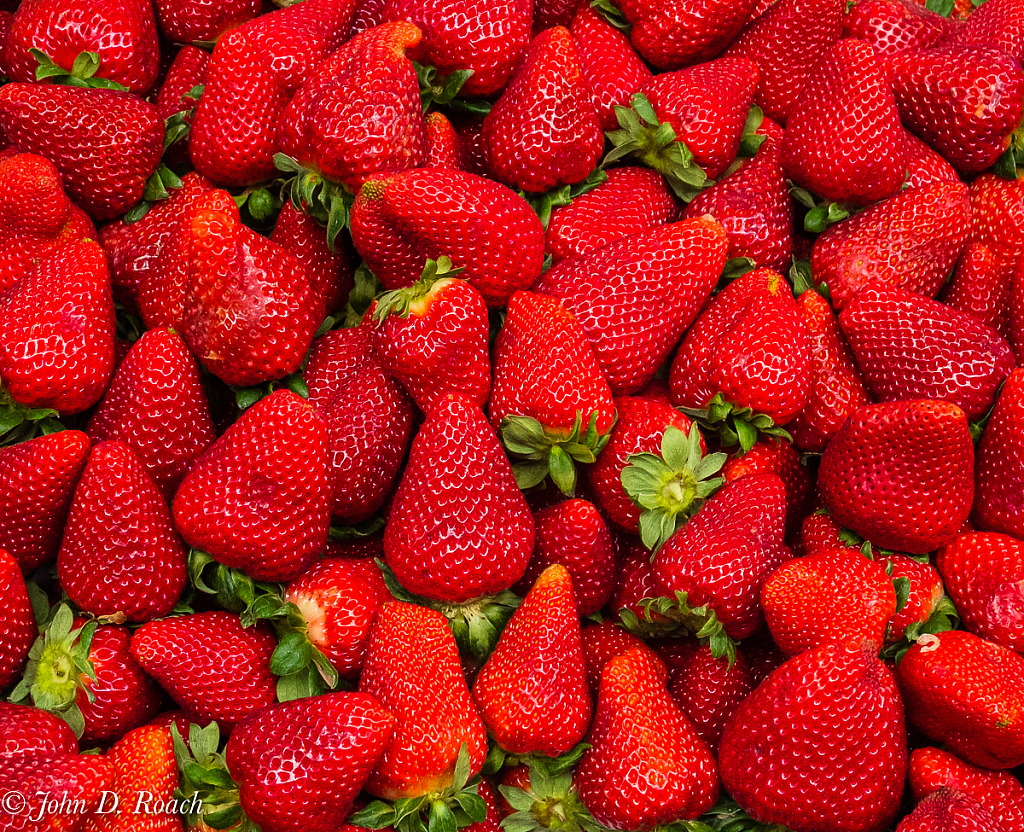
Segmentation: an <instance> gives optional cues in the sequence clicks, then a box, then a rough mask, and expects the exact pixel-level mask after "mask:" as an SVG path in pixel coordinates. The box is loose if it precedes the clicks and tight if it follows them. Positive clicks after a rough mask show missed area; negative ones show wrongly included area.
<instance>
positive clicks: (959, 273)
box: [940, 243, 1013, 338]
mask: <svg viewBox="0 0 1024 832" xmlns="http://www.w3.org/2000/svg"><path fill="white" fill-rule="evenodd" d="M1012 283H1013V276H1012V274H1010V273H1009V272H1007V271H1006V270H1004V269H1001V268H1000V267H999V264H998V262H997V261H996V258H995V255H993V254H992V251H991V250H990V249H989V247H988V246H986V245H985V244H984V243H968V244H967V246H966V247H965V248H964V250H963V254H961V255H960V262H959V263H957V265H956V271H955V272H954V273H953V277H952V279H951V280H950V282H949V283H947V284H946V287H945V289H943V291H942V295H941V298H940V299H941V300H942V302H943V303H944V304H946V305H947V306H949V307H952V308H953V309H956V310H957V311H958V312H964V313H966V314H968V315H970V316H971V317H972V318H974V319H975V320H977V321H980V322H981V323H983V324H985V325H986V326H989V327H991V328H992V329H994V330H996V332H998V333H999V334H1000V335H1002V336H1003V337H1004V338H1006V337H1007V336H1008V335H1009V319H1008V314H1007V313H1008V312H1009V309H1008V305H1009V299H1010V289H1011V285H1012Z"/></svg>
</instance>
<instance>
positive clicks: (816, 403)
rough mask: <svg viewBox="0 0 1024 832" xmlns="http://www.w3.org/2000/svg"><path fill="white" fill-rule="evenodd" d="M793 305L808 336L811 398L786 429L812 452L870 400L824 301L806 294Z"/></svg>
mask: <svg viewBox="0 0 1024 832" xmlns="http://www.w3.org/2000/svg"><path fill="white" fill-rule="evenodd" d="M796 306H797V310H798V311H799V312H800V317H801V318H803V321H804V324H806V326H807V334H808V335H809V336H810V342H811V373H812V381H811V395H810V398H808V400H807V404H806V405H805V406H804V409H803V410H802V411H800V413H798V414H797V415H796V417H794V419H793V420H792V421H791V422H790V423H789V425H788V426H787V429H788V430H789V432H790V433H791V434H793V441H794V442H795V443H796V444H797V446H798V447H800V448H803V449H804V450H808V451H812V452H815V451H821V450H823V449H824V448H825V445H827V444H828V441H829V439H831V438H832V436H833V435H835V433H836V432H837V431H838V430H839V428H840V427H842V424H843V422H844V421H846V417H847V416H849V415H850V414H851V413H853V412H854V411H855V410H857V408H859V407H862V406H863V405H866V404H867V403H868V402H869V401H870V398H869V397H868V394H867V391H866V390H865V389H864V381H863V379H861V376H860V372H858V370H857V365H856V364H855V363H854V361H853V356H852V355H851V354H850V348H849V346H848V345H847V344H846V341H845V339H844V338H843V334H842V331H841V330H840V328H839V322H838V321H837V320H836V316H835V313H834V312H833V311H832V308H831V307H830V306H829V305H828V301H826V300H825V299H824V298H823V297H822V296H821V295H819V294H818V293H817V292H814V291H807V292H804V293H803V294H801V295H800V297H799V298H797V301H796Z"/></svg>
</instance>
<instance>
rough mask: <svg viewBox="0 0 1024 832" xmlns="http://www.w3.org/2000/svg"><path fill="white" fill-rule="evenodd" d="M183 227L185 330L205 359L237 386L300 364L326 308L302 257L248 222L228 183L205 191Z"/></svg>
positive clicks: (266, 378) (286, 372) (273, 376)
mask: <svg viewBox="0 0 1024 832" xmlns="http://www.w3.org/2000/svg"><path fill="white" fill-rule="evenodd" d="M178 233H179V234H181V235H184V237H186V238H187V239H188V243H187V246H188V248H187V250H188V282H187V284H186V286H185V293H184V308H183V311H182V321H181V324H182V335H183V336H184V338H185V340H186V342H188V345H189V348H190V349H191V350H192V352H193V353H195V355H196V356H197V357H198V358H199V361H200V362H201V363H202V364H203V366H204V367H206V369H208V370H209V371H210V372H212V373H213V374H214V375H216V376H217V377H218V378H220V379H221V380H222V381H224V382H225V383H227V384H231V385H234V386H238V387H248V386H251V385H255V384H260V383H262V382H266V381H272V380H274V379H278V378H281V377H282V376H286V375H289V374H290V373H293V372H295V371H296V370H297V369H298V368H299V366H300V365H301V364H302V361H303V359H304V358H305V356H306V352H307V351H308V350H309V344H310V341H311V340H312V338H313V333H314V332H315V330H316V328H317V325H318V324H319V321H318V320H317V315H318V312H319V311H320V310H318V309H317V305H316V302H315V300H314V298H313V294H312V288H311V286H310V282H309V278H308V276H307V275H306V271H305V269H304V268H303V266H302V264H301V262H300V261H299V260H298V258H296V257H295V256H294V255H293V254H291V253H290V252H288V251H286V250H285V249H283V248H281V247H280V246H278V245H276V244H274V243H272V242H270V241H269V240H267V239H266V238H264V237H262V236H260V235H259V234H257V233H256V232H254V231H251V230H250V229H249V228H247V227H246V226H244V225H243V224H242V222H241V220H240V219H239V216H238V208H237V207H236V206H235V203H234V201H233V200H232V199H231V197H230V196H228V194H227V193H226V192H224V191H214V192H212V193H210V194H207V195H206V196H204V197H202V198H200V199H199V200H198V201H197V202H196V204H195V205H194V206H193V208H192V210H191V214H190V216H188V217H186V218H185V220H184V222H183V223H182V225H181V228H180V229H179V231H178Z"/></svg>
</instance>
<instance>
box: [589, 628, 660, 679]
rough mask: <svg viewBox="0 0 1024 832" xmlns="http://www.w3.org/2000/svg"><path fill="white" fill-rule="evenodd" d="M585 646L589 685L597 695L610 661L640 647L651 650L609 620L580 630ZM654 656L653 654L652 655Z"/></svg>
mask: <svg viewBox="0 0 1024 832" xmlns="http://www.w3.org/2000/svg"><path fill="white" fill-rule="evenodd" d="M580 639H581V641H582V644H583V663H584V665H585V667H586V671H587V684H588V685H589V686H590V690H591V692H592V693H594V694H596V693H597V691H598V688H599V687H600V685H601V671H602V670H603V669H604V666H605V665H606V664H608V662H609V661H611V660H612V659H614V658H615V657H616V656H621V655H622V654H623V653H626V652H628V651H630V650H632V649H633V648H634V647H638V648H640V649H641V650H649V649H650V648H649V647H647V645H646V644H644V642H643V641H641V640H640V639H639V638H637V637H636V636H635V635H633V634H632V633H630V632H628V631H626V630H624V629H622V627H620V626H619V625H618V624H615V623H614V622H612V621H609V620H607V619H605V620H603V621H602V622H601V623H600V624H593V623H588V624H585V625H584V626H583V629H582V630H580ZM652 655H653V653H652Z"/></svg>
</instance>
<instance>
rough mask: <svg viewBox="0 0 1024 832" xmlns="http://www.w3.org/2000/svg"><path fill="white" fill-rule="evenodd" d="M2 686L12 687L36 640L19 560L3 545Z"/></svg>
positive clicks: (0, 601) (0, 593)
mask: <svg viewBox="0 0 1024 832" xmlns="http://www.w3.org/2000/svg"><path fill="white" fill-rule="evenodd" d="M0 610H2V611H0V690H6V689H7V688H9V687H10V685H11V682H13V681H14V680H15V679H16V678H17V677H18V674H20V673H21V671H22V669H23V668H24V666H25V662H26V661H27V660H28V651H29V650H30V649H31V647H32V644H33V643H34V642H35V640H36V626H35V618H34V616H33V615H32V604H31V603H30V602H29V598H28V590H27V589H26V587H25V579H24V578H23V577H22V576H21V570H20V569H19V568H18V562H17V561H16V560H15V559H14V557H13V556H12V555H11V554H10V553H9V552H6V551H4V550H3V549H0Z"/></svg>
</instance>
